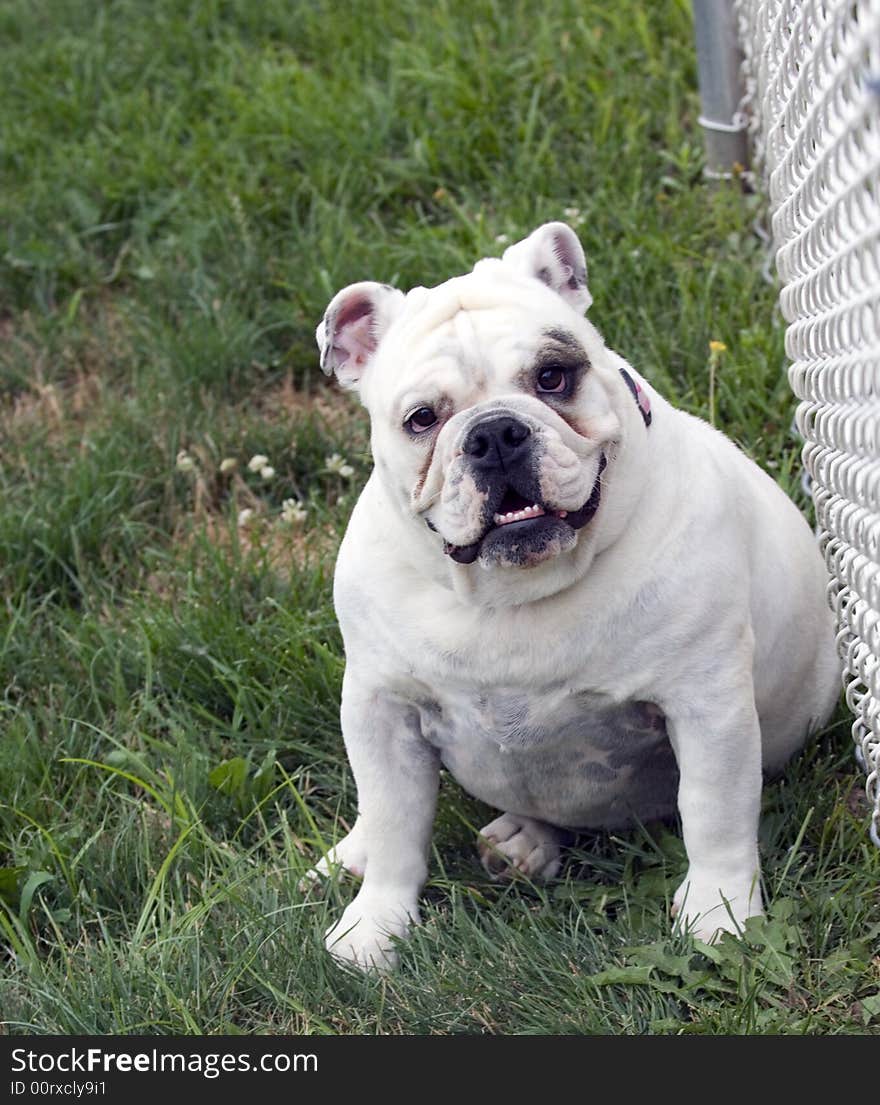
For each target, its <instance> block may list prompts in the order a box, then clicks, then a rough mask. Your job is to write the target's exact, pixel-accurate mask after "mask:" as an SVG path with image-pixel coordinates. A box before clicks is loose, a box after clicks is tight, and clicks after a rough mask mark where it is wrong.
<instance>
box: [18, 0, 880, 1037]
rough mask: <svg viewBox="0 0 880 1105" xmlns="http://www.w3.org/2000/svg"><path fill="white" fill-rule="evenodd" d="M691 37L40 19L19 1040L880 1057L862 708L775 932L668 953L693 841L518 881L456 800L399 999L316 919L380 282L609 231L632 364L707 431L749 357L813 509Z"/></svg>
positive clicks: (207, 10) (439, 19)
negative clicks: (371, 313) (105, 1038)
mask: <svg viewBox="0 0 880 1105" xmlns="http://www.w3.org/2000/svg"><path fill="white" fill-rule="evenodd" d="M691 41H692V37H691V27H690V16H689V5H687V4H686V3H685V2H684V0H661V2H658V3H656V4H651V5H647V4H638V3H635V2H627V3H621V4H618V5H609V4H600V3H598V2H585V0H548V2H547V3H545V4H542V5H535V4H527V3H524V2H516V0H511V2H504V3H502V2H500V0H498V2H492V0H468V2H467V3H465V2H463V0H445V2H443V0H441V2H434V3H430V4H429V3H412V2H408V3H403V2H402V0H370V2H369V3H367V2H365V0H354V2H352V3H349V4H345V5H342V4H335V3H331V2H329V0H324V2H321V0H311V2H307V0H302V2H300V3H296V4H292V3H290V2H289V0H264V2H261V3H259V4H255V3H252V2H250V0H222V2H221V0H204V2H201V3H195V2H192V3H184V2H179V0H157V2H155V3H152V4H142V3H138V2H137V0H115V2H107V0H105V2H101V3H91V2H89V3H87V2H86V0H46V2H44V3H42V4H39V5H35V4H32V3H29V2H25V0H8V2H7V3H6V4H4V5H3V7H2V10H0V103H2V104H3V111H2V112H0V227H2V241H0V669H2V670H0V687H2V688H3V696H2V701H0V726H2V740H0V802H2V807H0V850H2V853H3V854H2V857H0V865H2V866H3V873H2V875H0V902H2V911H0V928H2V945H3V949H4V950H3V956H4V960H5V962H4V965H3V970H2V975H0V1008H2V1010H3V1017H4V1018H5V1022H4V1023H5V1025H6V1030H7V1031H9V1032H22V1031H27V1032H57V1033H79V1032H84V1033H122V1032H133V1031H156V1032H169V1033H172V1032H173V1033H208V1032H293V1031H295V1032H300V1031H302V1032H359V1033H376V1032H382V1033H447V1032H502V1033H548V1032H563V1033H643V1032H664V1033H676V1032H699V1033H769V1032H780V1033H853V1032H866V1031H867V1032H869V1031H871V1030H872V1026H873V1027H874V1029H875V1030H876V1027H877V1025H878V1022H880V997H878V981H880V978H878V976H880V971H878V960H877V958H876V947H877V943H878V937H880V913H878V909H877V884H878V878H880V862H878V860H880V857H878V854H877V852H876V850H875V849H873V848H872V847H871V845H870V844H869V843H868V840H867V835H866V827H865V826H866V808H865V803H864V800H863V799H861V798H860V782H859V779H858V776H857V774H856V772H855V769H854V766H853V764H852V761H851V757H850V742H849V736H848V731H847V729H848V726H847V721H846V715H845V713H844V712H843V711H841V713H840V714H839V715H838V717H837V720H836V722H835V724H834V725H832V726H831V727H830V728H829V730H828V731H827V732H826V733H824V734H822V736H821V737H820V739H819V740H818V741H817V742H815V743H814V744H813V745H812V746H811V747H810V749H809V750H808V751H807V752H806V753H805V754H804V755H803V756H802V757H801V758H800V759H799V760H798V761H797V762H796V763H794V764H793V765H792V766H791V768H790V769H789V771H788V772H787V773H786V776H785V779H784V780H783V781H779V782H775V783H772V784H770V785H768V786H767V788H766V791H765V798H764V807H765V809H764V818H763V822H762V829H761V846H762V854H763V857H764V865H765V869H764V878H765V884H766V892H767V897H768V899H769V902H770V913H769V918H768V920H767V921H764V922H759V923H754V924H750V926H749V931H748V933H747V938H746V939H745V940H744V941H736V940H726V941H725V942H724V943H723V944H722V945H720V946H719V947H718V948H716V949H715V950H713V951H707V950H705V949H695V948H694V947H693V945H691V944H689V943H688V942H687V941H685V940H682V939H679V938H676V939H673V938H671V937H670V936H669V935H668V927H669V922H668V916H667V909H668V905H669V899H670V895H671V892H672V890H673V889H674V887H675V886H676V885H677V881H678V880H679V879H680V877H681V874H682V871H683V868H684V856H683V852H682V848H681V845H680V843H679V841H678V838H677V835H676V833H675V832H674V831H673V830H672V829H660V828H658V827H656V826H650V827H648V828H646V829H643V830H638V831H633V832H632V833H628V834H625V835H622V836H619V837H610V836H608V835H605V834H597V835H596V836H595V837H594V838H593V839H590V840H588V841H584V842H582V848H581V849H580V850H578V851H577V852H576V853H575V855H574V857H573V859H572V862H571V863H570V864H569V866H568V867H567V868H566V870H565V873H564V876H563V877H562V878H561V879H559V880H558V881H556V882H554V883H551V884H549V885H548V886H545V887H539V886H531V885H528V884H525V883H523V884H517V885H512V886H506V887H499V886H496V885H493V884H491V883H490V882H489V881H488V880H487V879H486V878H485V877H484V876H483V874H482V872H481V870H480V868H479V867H478V865H477V863H476V860H475V857H474V852H473V848H472V837H473V831H474V829H475V828H476V827H478V826H479V825H481V824H483V823H484V821H485V820H486V818H487V811H486V810H485V809H483V808H481V807H480V806H479V804H478V803H476V802H474V801H472V800H471V799H469V798H468V797H467V796H466V795H464V794H463V793H462V792H461V791H460V790H458V788H457V787H456V786H455V785H454V784H453V783H452V782H451V780H448V779H447V780H445V781H444V784H443V790H442V795H441V802H440V810H439V814H438V823H437V832H436V835H435V848H434V855H433V860H432V866H431V880H430V883H429V886H428V888H427V890H426V908H425V914H426V923H425V924H424V926H423V927H422V928H420V929H419V931H418V932H417V933H416V935H415V937H414V939H413V940H412V942H411V943H410V944H409V945H408V946H407V948H406V949H405V950H404V952H403V955H402V966H401V969H400V970H399V971H398V972H397V973H396V974H395V975H393V976H391V977H388V978H383V979H375V978H360V977H355V976H352V975H351V974H348V973H346V972H344V971H342V970H340V969H339V968H337V967H336V966H335V965H334V964H333V963H332V962H331V961H330V960H329V959H328V958H327V956H326V955H325V953H324V951H323V947H322V939H321V937H322V933H323V930H324V928H325V927H326V926H327V925H328V924H329V922H330V920H331V919H333V918H335V917H336V916H338V913H339V910H340V908H341V905H342V904H343V903H344V902H345V901H346V900H347V899H348V897H349V896H350V895H351V893H352V887H351V885H350V884H348V883H345V882H343V883H340V884H339V885H334V886H331V887H330V888H329V890H328V893H327V896H326V898H325V899H324V900H321V899H316V898H313V897H305V896H303V894H301V893H300V892H299V890H298V889H297V882H298V879H299V877H300V875H301V874H302V872H303V871H304V870H305V869H306V868H307V867H308V865H309V863H310V862H311V860H312V859H313V858H314V856H315V855H316V854H317V853H318V852H319V850H320V848H321V847H322V846H324V845H326V843H327V842H330V841H332V840H334V839H336V837H337V836H339V835H340V834H341V833H342V831H343V828H342V826H344V825H345V824H347V823H350V822H351V819H352V817H353V815H354V801H355V795H354V788H353V784H352V781H351V777H350V773H349V771H348V768H347V765H346V763H345V758H344V754H343V750H342V742H341V739H340V735H339V729H338V717H337V703H338V695H339V686H340V678H341V673H342V667H343V660H342V653H341V643H340V639H339V633H338V630H337V628H336V625H335V620H334V616H333V611H332V605H331V600H330V580H331V574H332V562H333V553H334V550H335V545H336V541H337V540H338V535H339V533H340V532H341V530H342V528H343V526H344V524H345V519H346V517H347V515H348V512H349V511H350V509H351V506H352V504H353V502H354V499H355V497H356V495H357V491H358V488H359V487H360V486H361V484H362V483H363V481H364V479H365V478H366V474H367V472H368V470H369V455H368V449H367V434H366V425H365V421H364V418H363V416H362V415H361V414H360V413H359V411H358V410H357V409H356V408H355V406H354V405H353V404H352V403H351V402H350V401H349V400H348V398H347V397H342V396H338V395H336V394H335V393H334V392H333V391H332V390H331V389H330V387H329V385H327V384H326V383H325V382H324V381H323V379H322V378H321V377H320V373H319V372H317V365H316V351H315V348H314V342H313V336H312V335H313V330H314V326H315V324H316V322H317V320H318V319H319V318H320V316H321V313H322V311H323V308H324V306H325V304H326V302H327V300H328V299H329V297H330V296H331V295H332V293H333V292H334V291H335V290H336V289H337V288H339V287H341V286H342V285H344V284H346V283H347V282H349V281H351V280H354V279H361V278H365V277H370V278H373V279H378V280H386V281H395V282H398V283H400V284H401V285H403V286H407V285H411V284H416V283H424V284H432V283H437V282H439V281H440V280H442V279H445V278H446V277H447V276H450V275H453V274H455V273H458V272H461V271H464V270H465V269H466V268H468V267H470V265H471V264H472V263H473V261H474V259H475V258H476V257H478V256H482V255H484V254H487V253H498V252H500V251H501V249H502V248H503V239H502V236H506V237H507V238H509V239H510V240H513V239H514V238H515V237H517V236H521V235H523V234H525V233H527V232H528V231H529V230H531V229H532V228H533V227H534V226H535V225H537V224H538V223H540V222H541V221H543V220H546V219H550V218H559V217H566V215H565V214H564V212H565V209H566V208H576V209H577V212H576V213H569V214H568V216H567V217H568V218H569V220H570V221H572V222H573V223H575V224H577V228H578V230H579V232H580V234H581V236H582V239H583V241H584V243H585V247H586V250H587V254H588V260H589V264H590V273H591V289H592V292H593V295H594V299H595V305H594V307H593V308H592V311H591V317H592V318H594V319H595V321H596V322H597V324H598V325H599V326H600V328H601V329H602V330H603V332H604V333H605V335H606V337H607V339H608V340H609V342H610V344H612V345H613V346H614V347H615V348H617V349H618V350H619V351H620V352H621V353H622V354H623V355H624V356H626V357H627V358H628V359H629V360H630V361H632V363H633V364H635V365H636V366H637V367H638V368H639V369H640V370H641V371H643V372H645V373H646V375H648V376H649V378H650V379H652V380H653V381H654V383H655V384H656V385H657V386H658V387H659V388H660V389H661V391H663V392H664V393H665V394H666V395H668V396H669V397H670V398H671V399H672V400H673V401H675V402H676V403H678V404H679V405H680V406H682V407H684V408H685V409H688V410H691V411H693V412H695V413H698V414H702V415H704V416H705V415H707V414H708V413H709V407H710V383H709V377H710V373H709V371H708V367H707V362H708V342H709V340H711V339H715V340H720V341H723V342H724V343H725V344H726V345H727V351H726V352H725V353H724V354H723V355H722V356H721V358H720V361H719V363H718V365H717V371H716V372H715V381H714V397H713V407H714V417H715V421H716V424H718V425H719V426H721V427H722V428H723V429H725V430H726V432H727V433H729V434H730V435H731V436H732V437H733V438H734V439H735V440H737V441H738V442H739V443H741V444H742V446H743V447H744V448H745V449H747V450H748V451H749V452H750V453H751V455H753V456H754V457H755V458H756V459H757V460H758V461H759V463H762V464H764V465H766V466H768V467H769V469H770V470H771V472H772V473H773V474H774V475H775V476H776V477H777V478H778V479H779V480H780V482H781V483H782V484H783V485H784V486H785V487H786V488H787V489H788V490H789V491H791V492H792V493H793V494H795V495H796V496H800V494H801V493H800V490H799V486H798V470H799V469H798V445H797V442H796V441H794V440H793V439H792V437H791V434H790V430H789V426H790V423H791V417H792V411H793V404H792V400H791V397H790V394H789V392H788V389H787V385H786V382H785V377H784V371H783V366H784V355H783V344H782V328H781V323H780V320H779V316H778V314H777V312H776V310H775V307H774V302H775V291H774V289H773V288H772V287H771V286H769V285H768V284H767V283H766V282H765V280H764V279H763V277H762V266H763V265H764V262H765V254H764V249H763V246H762V245H761V243H760V241H759V239H758V237H757V236H756V235H755V233H754V232H753V223H754V221H755V220H756V219H759V218H761V206H760V201H759V200H758V199H757V198H755V197H744V196H743V195H742V194H741V192H740V190H739V189H738V187H736V186H730V187H726V186H722V187H719V188H710V187H707V186H706V185H705V184H704V183H703V182H702V179H701V167H702V165H701V153H700V148H701V147H700V135H699V132H698V128H697V125H696V119H697V115H698V104H697V97H696V93H695V74H694V62H693V56H692V47H691ZM181 451H185V454H186V458H188V459H189V460H190V461H192V466H190V467H189V468H188V470H183V469H186V468H187V465H186V463H184V464H183V466H182V467H181V466H180V465H179V464H178V462H177V459H176V458H177V457H178V455H179V454H180V453H181ZM255 453H263V454H265V455H267V456H268V457H269V458H270V460H271V463H272V466H273V467H274V468H275V476H274V477H273V478H272V479H271V480H269V481H264V480H263V479H262V478H261V476H260V475H259V474H258V473H251V472H250V471H248V469H247V461H248V459H249V458H250V457H251V456H252V455H253V454H255ZM333 453H339V454H341V455H342V456H344V457H345V458H346V459H347V460H348V461H349V462H350V464H351V465H352V466H353V468H354V475H353V476H351V477H344V476H340V475H339V474H338V472H335V471H333V465H332V464H331V465H329V466H328V464H327V458H328V457H330V456H332V454H333ZM186 458H185V459H186ZM224 458H234V459H235V460H236V461H237V469H236V470H235V471H232V472H230V471H228V470H226V471H222V472H221V470H220V464H221V461H222V460H223V459H224ZM227 468H228V466H227ZM288 498H297V499H299V500H300V501H301V502H302V503H303V504H304V505H305V508H306V510H307V517H306V520H305V522H304V523H300V524H299V525H297V524H293V525H290V524H286V523H285V522H284V521H283V520H282V518H281V508H282V503H283V501H284V500H285V499H288ZM245 509H248V510H251V511H253V514H252V515H251V517H250V522H249V524H248V525H246V526H244V527H239V525H238V524H237V521H238V517H239V513H240V512H241V511H242V510H245Z"/></svg>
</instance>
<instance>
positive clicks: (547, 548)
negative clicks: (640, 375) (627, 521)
mask: <svg viewBox="0 0 880 1105" xmlns="http://www.w3.org/2000/svg"><path fill="white" fill-rule="evenodd" d="M590 302H591V297H590V294H589V291H588V290H587V270H586V263H585V260H584V253H583V250H582V248H581V245H580V242H579V241H578V239H577V236H576V235H575V234H574V232H573V231H572V230H571V229H570V228H569V227H567V226H566V225H564V224H563V223H548V224H547V225H545V226H542V227H540V228H539V229H538V230H536V231H535V232H534V233H533V234H531V235H530V236H529V237H528V238H526V239H524V240H523V241H521V242H518V243H517V244H516V245H513V246H511V247H510V248H509V249H508V250H507V251H506V252H505V253H504V256H503V257H502V258H501V259H500V260H499V259H487V260H483V261H480V262H478V263H477V265H476V266H475V267H474V269H473V271H472V272H471V273H470V274H468V275H466V276H462V277H456V278H454V279H452V280H448V281H447V282H446V283H444V284H441V285H439V286H438V287H436V288H431V289H426V288H415V289H413V290H412V291H411V292H409V293H408V294H407V295H404V294H403V293H402V292H400V291H398V290H397V289H395V288H391V287H388V286H387V285H381V284H376V283H371V282H366V283H361V284H353V285H351V286H350V287H347V288H345V289H343V290H342V291H341V292H339V293H338V294H337V295H336V296H335V297H334V298H333V300H332V301H331V303H330V305H329V307H328V308H327V312H326V314H325V315H324V319H323V321H322V322H321V325H320V326H319V327H318V331H317V335H316V336H317V340H318V345H319V347H320V349H321V367H322V368H323V369H324V371H325V372H326V373H328V374H329V373H335V374H336V376H337V379H338V380H339V382H340V384H342V385H343V386H344V387H348V388H353V389H355V390H357V391H358V392H359V394H360V397H361V399H362V401H363V403H364V405H365V406H366V407H367V409H368V410H369V412H370V417H371V425H372V447H373V456H374V460H375V462H376V466H377V474H378V476H379V478H380V479H381V480H382V482H383V484H384V486H385V487H386V489H387V490H388V491H389V492H390V493H391V495H392V497H393V499H394V501H395V502H396V503H397V505H398V507H399V509H400V510H401V511H402V512H403V513H404V515H406V516H408V517H410V518H411V519H412V521H413V524H414V525H417V526H419V527H421V529H422V530H423V531H425V532H427V530H431V531H433V532H434V534H436V536H435V537H433V540H434V541H435V542H436V544H437V548H438V550H439V549H441V548H442V550H443V552H444V553H445V555H446V557H447V558H448V561H449V562H450V563H451V564H453V565H456V566H459V567H460V568H461V569H462V570H467V571H469V572H474V571H479V569H480V568H483V569H488V570H489V571H490V572H492V573H494V574H497V573H502V574H503V576H504V578H505V586H511V585H512V586H513V587H514V588H515V587H516V586H517V585H516V583H515V580H514V579H513V577H514V576H515V577H520V578H522V577H521V572H517V571H516V569H520V570H522V569H534V568H538V567H539V566H545V567H544V568H543V570H542V572H540V573H538V574H542V575H544V574H546V572H547V571H548V570H550V571H554V570H555V571H556V575H557V577H558V579H559V581H560V585H562V584H563V583H564V580H565V579H570V578H571V575H572V571H571V569H569V570H564V571H561V572H560V571H559V567H558V566H559V565H560V564H562V563H565V562H566V561H567V560H571V561H572V562H574V561H578V562H581V564H583V561H584V558H583V557H582V556H578V557H575V558H573V559H572V558H571V557H568V556H567V554H571V553H572V552H573V551H574V550H575V549H576V547H577V546H578V543H579V541H581V544H582V545H583V544H584V541H583V540H582V538H583V535H585V534H586V533H587V531H589V530H590V529H591V528H592V525H593V524H595V520H596V516H597V514H598V513H599V512H600V510H601V508H602V505H603V482H604V480H603V471H604V470H605V468H606V465H607V464H608V463H609V462H611V461H613V459H614V455H615V452H616V449H617V446H618V445H619V443H620V439H621V429H622V419H621V408H622V406H623V405H624V404H628V405H629V411H630V413H631V412H632V398H631V396H630V395H629V394H628V393H627V384H626V382H625V381H624V380H623V379H622V377H621V372H620V364H621V362H620V361H619V359H618V358H616V357H615V355H614V354H613V353H611V352H610V351H609V350H608V349H607V348H606V347H605V345H604V343H603V342H602V339H601V337H600V336H599V334H598V333H597V332H596V330H595V329H594V328H593V326H592V325H591V324H590V323H589V322H587V321H586V319H585V318H584V317H583V312H584V311H585V310H586V308H587V307H588V306H589V305H590ZM471 565H473V567H470V566H471ZM547 565H557V567H556V568H555V569H554V568H552V567H551V568H550V569H548V568H547V567H546V566H547ZM528 574H529V576H533V575H534V573H528ZM553 589H555V587H553V586H551V587H550V588H549V590H553ZM493 590H497V588H493ZM547 590H548V588H547V587H546V586H543V587H541V591H542V592H545V593H546V591H547Z"/></svg>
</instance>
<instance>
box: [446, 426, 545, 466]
mask: <svg viewBox="0 0 880 1105" xmlns="http://www.w3.org/2000/svg"><path fill="white" fill-rule="evenodd" d="M531 434H532V431H531V430H530V429H529V427H528V426H527V425H526V424H525V423H524V422H520V421H519V420H518V419H516V418H511V417H510V416H509V415H494V416H490V417H488V418H484V419H482V420H481V421H479V422H478V423H477V424H476V426H474V427H473V428H472V429H471V430H470V431H469V432H468V435H467V437H466V438H465V439H464V444H463V445H462V449H463V450H464V452H465V453H467V455H468V456H469V457H472V458H473V461H474V465H475V466H476V467H477V468H507V467H509V466H510V465H511V464H514V463H516V462H517V461H519V460H522V459H523V458H524V456H525V455H526V453H527V452H528V449H529V446H528V439H529V438H530V437H531Z"/></svg>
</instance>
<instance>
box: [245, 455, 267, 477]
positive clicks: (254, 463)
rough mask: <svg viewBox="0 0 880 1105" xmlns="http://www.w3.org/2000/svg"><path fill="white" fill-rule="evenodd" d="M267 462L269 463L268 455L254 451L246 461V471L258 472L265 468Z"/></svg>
mask: <svg viewBox="0 0 880 1105" xmlns="http://www.w3.org/2000/svg"><path fill="white" fill-rule="evenodd" d="M268 463H269V458H268V457H264V456H263V454H262V453H256V454H255V455H254V456H252V457H251V459H250V460H249V461H248V471H249V472H259V471H260V469H261V468H265V467H266V465H267V464H268Z"/></svg>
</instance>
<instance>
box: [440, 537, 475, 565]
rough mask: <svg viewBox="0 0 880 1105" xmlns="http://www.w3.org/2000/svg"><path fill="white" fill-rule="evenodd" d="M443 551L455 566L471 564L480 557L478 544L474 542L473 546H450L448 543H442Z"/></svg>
mask: <svg viewBox="0 0 880 1105" xmlns="http://www.w3.org/2000/svg"><path fill="white" fill-rule="evenodd" d="M443 551H444V552H445V553H446V555H447V556H450V557H452V559H453V560H454V561H455V562H456V563H457V564H473V562H474V561H475V560H476V559H477V557H478V556H479V555H480V542H479V541H475V542H474V543H473V545H450V544H449V542H448V541H444V542H443Z"/></svg>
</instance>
